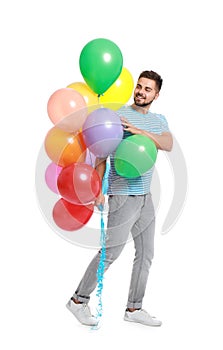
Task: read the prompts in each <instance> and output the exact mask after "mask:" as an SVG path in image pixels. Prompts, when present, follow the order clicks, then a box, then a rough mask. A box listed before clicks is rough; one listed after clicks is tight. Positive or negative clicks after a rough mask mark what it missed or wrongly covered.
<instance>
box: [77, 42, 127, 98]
mask: <svg viewBox="0 0 223 350" xmlns="http://www.w3.org/2000/svg"><path fill="white" fill-rule="evenodd" d="M122 65H123V57H122V53H121V51H120V49H119V47H118V46H117V45H116V44H115V43H114V42H113V41H111V40H108V39H94V40H92V41H90V42H88V43H87V44H86V45H85V46H84V48H83V49H82V51H81V54H80V58H79V66H80V71H81V74H82V76H83V78H84V80H85V82H86V84H87V85H88V86H89V87H90V88H91V90H93V91H94V92H95V93H97V94H99V95H101V94H103V93H104V92H105V91H106V90H108V88H109V87H110V86H111V85H112V84H113V83H114V82H115V81H116V79H117V78H118V77H119V75H120V74H121V70H122Z"/></svg>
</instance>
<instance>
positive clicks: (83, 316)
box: [66, 299, 98, 326]
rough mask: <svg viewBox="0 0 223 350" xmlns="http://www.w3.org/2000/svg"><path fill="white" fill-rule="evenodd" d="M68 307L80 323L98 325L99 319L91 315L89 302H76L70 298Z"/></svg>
mask: <svg viewBox="0 0 223 350" xmlns="http://www.w3.org/2000/svg"><path fill="white" fill-rule="evenodd" d="M66 307H67V308H68V310H70V312H72V314H73V315H74V316H75V317H76V318H77V320H78V321H79V322H80V323H82V324H84V325H87V326H96V325H97V324H98V320H97V319H96V318H95V317H94V316H92V315H91V311H90V308H89V306H88V305H87V304H84V303H82V304H76V303H75V302H74V301H73V300H71V299H70V300H69V301H68V303H67V304H66Z"/></svg>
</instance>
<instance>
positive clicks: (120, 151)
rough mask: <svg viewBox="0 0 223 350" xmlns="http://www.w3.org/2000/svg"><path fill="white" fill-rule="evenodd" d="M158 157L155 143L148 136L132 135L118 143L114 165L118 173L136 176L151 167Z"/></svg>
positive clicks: (124, 175) (129, 176) (127, 176)
mask: <svg viewBox="0 0 223 350" xmlns="http://www.w3.org/2000/svg"><path fill="white" fill-rule="evenodd" d="M156 158H157V148H156V145H155V143H154V142H153V141H152V140H151V139H150V138H149V137H147V136H144V135H132V136H129V137H127V138H126V139H124V140H122V141H121V143H120V144H119V145H118V147H117V149H116V152H115V157H114V165H115V170H116V172H117V174H118V175H120V176H123V177H126V178H135V177H138V176H141V175H143V174H145V173H146V172H147V171H148V170H149V169H151V168H152V167H153V165H154V163H155V161H156Z"/></svg>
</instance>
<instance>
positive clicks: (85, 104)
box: [44, 38, 134, 231]
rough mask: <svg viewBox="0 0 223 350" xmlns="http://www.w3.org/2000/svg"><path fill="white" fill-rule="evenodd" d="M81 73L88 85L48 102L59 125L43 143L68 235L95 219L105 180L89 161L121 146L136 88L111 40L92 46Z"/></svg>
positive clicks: (57, 215) (57, 217) (56, 211)
mask: <svg viewBox="0 0 223 350" xmlns="http://www.w3.org/2000/svg"><path fill="white" fill-rule="evenodd" d="M79 68H80V71H81V74H82V76H83V79H84V82H74V83H71V84H69V85H67V87H65V88H64V87H63V88H60V89H58V90H57V91H55V92H54V93H53V94H52V95H51V96H50V98H49V100H48V103H47V113H48V116H49V118H50V120H51V121H52V123H53V124H54V125H53V127H52V128H51V129H50V130H49V131H48V133H47V135H46V137H45V141H44V147H45V151H46V153H47V155H48V157H49V159H50V160H51V163H50V164H49V165H48V167H47V169H46V171H45V181H46V184H47V186H48V187H49V189H50V190H51V191H53V192H54V193H56V194H57V195H58V196H59V199H58V201H57V202H56V204H55V205H54V207H53V209H52V216H53V219H54V222H55V223H56V225H57V226H58V227H60V228H62V229H63V230H67V231H74V230H78V229H80V228H81V227H82V226H84V225H85V224H86V223H87V222H88V221H89V220H90V218H91V216H92V214H93V211H94V205H93V203H94V201H95V199H96V198H97V196H98V195H99V193H100V190H101V179H100V177H99V175H98V173H97V171H96V170H95V169H94V167H93V164H92V162H89V155H90V159H91V160H92V159H95V157H99V158H104V157H107V156H108V155H109V154H111V153H112V152H113V151H115V150H116V149H117V147H118V146H119V144H120V143H121V141H122V138H123V128H122V125H121V121H120V118H119V116H118V115H117V113H116V110H117V109H118V108H119V107H120V106H121V105H124V104H125V103H126V102H127V101H128V100H129V98H130V97H131V94H132V91H133V86H134V83H133V78H132V76H131V74H130V72H129V71H128V69H127V68H125V67H123V56H122V53H121V51H120V49H119V47H118V46H117V45H116V44H115V43H114V42H112V41H111V40H108V39H103V38H99V39H94V40H92V41H90V42H88V43H87V44H86V45H85V46H84V47H83V49H82V51H81V53H80V56H79Z"/></svg>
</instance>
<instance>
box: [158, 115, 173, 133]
mask: <svg viewBox="0 0 223 350" xmlns="http://www.w3.org/2000/svg"><path fill="white" fill-rule="evenodd" d="M158 117H159V119H160V122H161V131H162V132H170V129H169V125H168V122H167V120H166V118H165V117H164V115H162V114H158Z"/></svg>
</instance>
